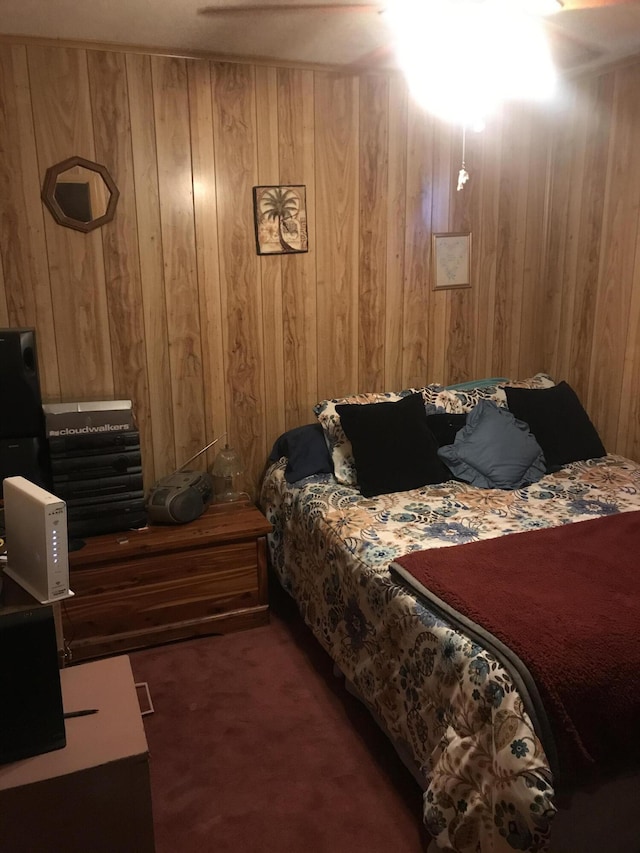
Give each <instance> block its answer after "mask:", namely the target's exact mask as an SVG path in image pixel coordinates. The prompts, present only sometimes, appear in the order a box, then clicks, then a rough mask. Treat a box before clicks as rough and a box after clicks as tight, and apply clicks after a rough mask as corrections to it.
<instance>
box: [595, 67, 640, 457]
mask: <svg viewBox="0 0 640 853" xmlns="http://www.w3.org/2000/svg"><path fill="white" fill-rule="evenodd" d="M639 86H640V65H634V66H630V67H626V68H623V69H622V70H621V71H619V72H618V74H617V75H616V82H615V90H614V115H615V120H614V129H613V132H612V135H611V143H610V148H609V159H608V172H609V178H608V184H607V192H606V196H605V217H604V223H603V230H602V240H603V245H602V249H601V258H600V275H599V288H598V297H597V302H596V317H595V323H594V330H593V337H592V340H591V348H592V360H593V368H592V370H591V377H590V384H589V411H590V413H591V415H592V417H593V418H594V422H595V424H596V426H597V428H598V430H599V432H600V435H601V437H602V441H603V443H604V446H605V447H606V448H608V449H612V448H615V447H616V439H617V434H618V428H619V421H620V401H621V392H622V377H623V370H624V364H625V357H626V356H627V352H626V349H627V336H628V330H629V310H630V305H631V290H632V284H633V270H634V260H635V245H636V234H637V228H638V215H639V211H638V198H639V197H640V158H638V156H637V154H636V151H637V140H638V138H639V136H640V112H639V111H638V110H637V108H636V103H635V101H634V99H635V97H636V93H637V92H638V87H639Z"/></svg>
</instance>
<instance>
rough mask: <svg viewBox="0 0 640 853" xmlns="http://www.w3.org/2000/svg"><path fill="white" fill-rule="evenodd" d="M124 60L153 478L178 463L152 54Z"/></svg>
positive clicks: (148, 449) (148, 451)
mask: <svg viewBox="0 0 640 853" xmlns="http://www.w3.org/2000/svg"><path fill="white" fill-rule="evenodd" d="M126 65H127V89H128V96H129V108H130V127H131V149H132V159H133V181H134V193H135V205H136V225H137V236H138V257H139V261H140V285H141V291H142V311H143V316H144V336H145V337H144V342H145V349H146V354H147V369H148V383H149V419H150V422H151V440H150V443H149V444H147V445H146V447H145V448H144V451H143V453H144V456H145V457H146V458H147V460H148V459H149V458H151V459H152V460H153V471H154V475H155V477H161V476H164V475H165V474H168V473H170V472H171V471H173V470H174V468H175V467H176V464H177V463H176V449H175V440H174V432H173V396H172V388H171V370H170V367H169V338H168V334H167V311H166V304H165V298H164V260H163V246H162V229H161V226H160V198H159V189H158V167H157V151H156V137H155V112H154V106H153V83H152V79H151V59H150V58H149V57H146V56H139V55H134V54H128V55H127V57H126Z"/></svg>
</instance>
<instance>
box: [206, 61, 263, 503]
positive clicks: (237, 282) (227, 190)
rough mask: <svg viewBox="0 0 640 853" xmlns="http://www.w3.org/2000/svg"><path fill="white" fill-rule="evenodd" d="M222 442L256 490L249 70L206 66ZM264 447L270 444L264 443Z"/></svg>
mask: <svg viewBox="0 0 640 853" xmlns="http://www.w3.org/2000/svg"><path fill="white" fill-rule="evenodd" d="M211 74H212V88H211V92H212V107H213V126H214V136H215V158H216V169H217V175H218V179H217V207H218V233H219V240H220V276H221V282H222V317H223V341H224V348H225V374H226V382H227V415H228V424H229V443H230V444H232V445H234V446H235V447H236V449H237V450H238V451H239V452H240V454H241V456H242V458H243V460H244V464H245V466H246V467H247V472H248V475H249V489H250V491H252V492H255V489H256V486H257V475H258V473H259V471H260V470H261V469H262V467H263V466H264V461H265V459H266V455H267V452H268V451H267V443H266V436H265V426H264V424H265V403H264V387H265V386H264V367H263V364H264V355H263V353H264V347H263V337H262V335H263V325H262V304H261V293H260V279H259V267H258V256H257V255H256V249H255V232H254V226H253V204H252V187H254V186H256V184H257V163H256V160H257V158H256V145H257V140H256V105H255V98H256V93H255V73H254V69H253V67H251V66H242V65H232V64H229V63H215V64H213V65H212V66H211ZM269 449H270V448H269Z"/></svg>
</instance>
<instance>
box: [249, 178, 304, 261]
mask: <svg viewBox="0 0 640 853" xmlns="http://www.w3.org/2000/svg"><path fill="white" fill-rule="evenodd" d="M306 195H307V194H306V188H305V187H304V186H300V185H298V186H296V185H293V186H269V187H267V186H263V187H254V188H253V205H254V215H255V224H256V248H257V252H258V254H259V255H284V254H290V253H292V252H306V251H307V248H308V239H307V199H306Z"/></svg>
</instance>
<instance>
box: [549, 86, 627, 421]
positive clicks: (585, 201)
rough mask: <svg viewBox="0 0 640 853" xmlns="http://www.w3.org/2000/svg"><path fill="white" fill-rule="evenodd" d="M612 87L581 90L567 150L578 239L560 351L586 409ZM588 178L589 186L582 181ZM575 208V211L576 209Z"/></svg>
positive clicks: (566, 280)
mask: <svg viewBox="0 0 640 853" xmlns="http://www.w3.org/2000/svg"><path fill="white" fill-rule="evenodd" d="M613 83H614V80H613V77H612V75H610V74H609V75H603V76H601V77H598V78H596V79H595V80H594V81H590V82H589V85H587V86H585V87H580V89H579V91H578V100H577V104H578V107H579V110H580V113H579V116H578V120H579V125H578V127H577V128H576V132H575V136H574V138H573V139H572V141H571V144H570V146H569V148H570V150H571V151H573V160H574V163H575V164H576V166H577V168H576V170H575V172H574V175H575V178H576V180H575V189H574V191H573V192H572V193H571V199H572V209H573V210H576V211H577V212H576V218H577V220H578V222H579V233H578V235H577V239H576V240H568V241H567V252H569V251H570V249H571V247H572V245H574V244H575V250H574V253H575V261H574V262H573V263H572V265H571V266H570V267H569V268H568V269H567V270H566V271H565V278H564V287H563V291H564V292H565V293H566V292H569V293H570V294H571V295H572V298H571V300H570V306H571V310H570V312H569V310H567V311H566V312H565V311H563V318H562V320H563V329H564V334H563V335H562V341H561V345H562V350H563V354H564V365H565V371H566V375H567V377H568V378H569V380H570V382H571V384H572V385H573V387H574V388H575V390H576V392H577V393H578V395H579V396H580V398H581V399H582V400H583V401H584V404H585V405H587V406H588V405H590V401H589V398H588V392H589V376H590V374H591V369H592V352H591V339H592V336H593V328H594V323H595V316H596V300H597V292H598V275H599V269H600V253H601V249H602V242H601V241H602V223H603V216H604V198H605V191H606V181H607V161H608V156H607V154H608V148H609V139H610V131H611V106H612V101H613ZM583 140H584V142H583ZM586 176H588V180H585V177H586ZM574 199H575V201H574ZM578 203H579V207H576V205H577V204H578ZM567 307H568V306H567ZM567 324H570V326H569V328H570V329H571V332H570V334H567V332H566V330H567ZM559 378H561V377H559Z"/></svg>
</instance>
